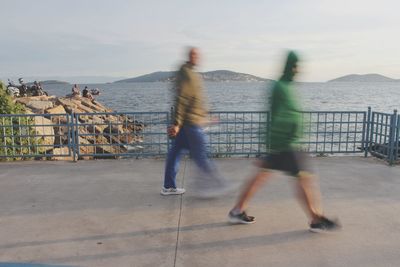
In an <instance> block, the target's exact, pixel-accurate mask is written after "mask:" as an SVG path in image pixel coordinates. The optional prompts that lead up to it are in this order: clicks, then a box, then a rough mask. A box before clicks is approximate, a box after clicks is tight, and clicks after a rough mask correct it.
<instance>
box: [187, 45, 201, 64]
mask: <svg viewBox="0 0 400 267" xmlns="http://www.w3.org/2000/svg"><path fill="white" fill-rule="evenodd" d="M199 58H200V55H199V49H198V48H196V47H191V48H190V49H189V62H190V64H192V65H193V66H197V65H198V64H199Z"/></svg>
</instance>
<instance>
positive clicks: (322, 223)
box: [310, 216, 342, 233]
mask: <svg viewBox="0 0 400 267" xmlns="http://www.w3.org/2000/svg"><path fill="white" fill-rule="evenodd" d="M341 227H342V226H341V225H340V223H339V221H338V220H337V219H336V220H330V219H328V218H326V217H323V216H322V217H321V218H320V220H319V221H318V222H315V223H311V224H310V232H313V233H323V232H330V231H335V230H339V229H340V228H341Z"/></svg>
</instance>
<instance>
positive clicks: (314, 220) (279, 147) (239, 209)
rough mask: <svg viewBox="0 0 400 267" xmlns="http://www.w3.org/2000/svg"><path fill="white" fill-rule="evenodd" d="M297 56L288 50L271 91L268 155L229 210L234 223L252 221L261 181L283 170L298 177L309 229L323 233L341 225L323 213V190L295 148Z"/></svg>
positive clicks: (297, 133)
mask: <svg viewBox="0 0 400 267" xmlns="http://www.w3.org/2000/svg"><path fill="white" fill-rule="evenodd" d="M298 60H299V59H298V56H297V55H296V54H295V53H294V52H293V51H291V52H289V54H288V57H287V62H286V65H285V68H284V71H283V76H282V77H281V78H280V79H279V81H277V82H276V83H275V85H274V87H273V88H272V92H271V107H270V112H271V125H270V129H269V132H270V136H269V137H267V138H270V139H269V140H268V139H266V142H267V144H269V148H270V149H269V153H268V157H267V158H265V159H264V160H263V161H261V162H260V164H259V171H258V172H257V174H256V175H255V176H254V177H252V178H251V179H250V182H249V183H248V184H247V186H246V187H245V189H244V191H243V192H242V194H241V196H240V198H239V201H238V202H237V203H236V205H235V206H234V207H233V209H232V210H231V211H230V212H229V215H228V216H229V221H230V222H232V223H242V224H250V223H254V222H255V218H254V217H253V216H248V215H247V214H246V212H245V209H246V206H247V203H248V202H249V200H250V198H251V197H252V196H253V195H254V194H255V193H256V191H257V190H258V189H259V188H260V186H261V185H262V184H264V183H265V182H266V181H267V180H268V178H269V177H270V176H271V173H270V170H279V171H283V172H285V173H287V174H289V175H291V176H293V177H296V178H297V191H298V197H299V201H300V202H301V204H302V206H303V207H304V209H305V211H306V213H307V215H308V216H309V217H310V219H311V223H310V231H313V232H321V231H329V230H334V229H338V228H339V223H338V222H337V221H334V220H330V219H328V218H326V217H325V216H323V213H322V210H321V207H320V192H319V190H318V187H316V186H315V183H314V180H315V179H314V177H313V175H312V174H311V172H309V169H308V167H307V164H306V162H307V158H306V155H304V154H302V153H301V152H299V151H298V149H297V148H296V145H295V142H296V141H297V140H298V139H299V138H300V137H301V134H302V127H301V124H302V123H301V115H300V109H299V106H298V104H297V102H296V98H295V96H294V94H293V89H292V87H291V83H292V81H293V78H294V76H295V75H296V73H297V63H298Z"/></svg>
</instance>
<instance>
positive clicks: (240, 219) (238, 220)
mask: <svg viewBox="0 0 400 267" xmlns="http://www.w3.org/2000/svg"><path fill="white" fill-rule="evenodd" d="M228 219H229V222H230V223H233V224H251V223H255V222H256V220H255V218H254V216H249V215H247V214H246V212H245V211H243V212H242V213H239V214H234V213H233V212H232V211H230V212H229V214H228Z"/></svg>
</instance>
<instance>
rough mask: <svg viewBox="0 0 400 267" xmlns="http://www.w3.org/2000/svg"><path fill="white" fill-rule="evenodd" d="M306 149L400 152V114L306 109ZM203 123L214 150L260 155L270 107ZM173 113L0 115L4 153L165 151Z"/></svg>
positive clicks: (393, 155) (60, 155)
mask: <svg viewBox="0 0 400 267" xmlns="http://www.w3.org/2000/svg"><path fill="white" fill-rule="evenodd" d="M301 115H302V119H303V130H304V137H303V138H302V139H301V140H299V142H298V143H299V145H300V146H301V148H302V150H304V151H307V152H309V153H313V154H358V153H364V155H365V156H367V154H368V152H370V153H371V154H372V155H374V156H378V157H380V158H383V159H385V160H387V161H388V162H389V163H390V164H392V163H394V162H396V161H397V160H398V159H399V157H398V154H399V132H400V118H399V117H400V115H397V112H396V111H395V112H394V113H393V114H387V113H379V112H371V109H370V108H369V109H368V111H351V112H350V111H305V112H302V113H301ZM210 117H212V118H214V119H215V120H216V121H217V123H215V124H211V125H210V126H209V127H208V128H207V129H206V134H207V137H208V146H209V151H210V154H211V156H213V157H231V156H246V157H249V156H260V155H263V154H265V153H266V152H267V148H268V144H269V125H270V114H269V112H256V111H254V112H253V111H247V112H238V111H219V112H211V113H210ZM171 118H172V117H171V114H170V112H125V113H122V112H112V113H73V114H42V115H37V114H21V115H14V114H13V115H4V114H1V115H0V159H1V158H2V159H19V158H51V159H70V160H78V159H86V158H119V157H147V156H151V157H162V156H165V155H166V154H167V152H168V148H169V145H170V143H171V140H170V139H169V138H168V136H167V134H166V129H167V127H168V125H169V124H170V123H171Z"/></svg>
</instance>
